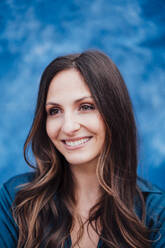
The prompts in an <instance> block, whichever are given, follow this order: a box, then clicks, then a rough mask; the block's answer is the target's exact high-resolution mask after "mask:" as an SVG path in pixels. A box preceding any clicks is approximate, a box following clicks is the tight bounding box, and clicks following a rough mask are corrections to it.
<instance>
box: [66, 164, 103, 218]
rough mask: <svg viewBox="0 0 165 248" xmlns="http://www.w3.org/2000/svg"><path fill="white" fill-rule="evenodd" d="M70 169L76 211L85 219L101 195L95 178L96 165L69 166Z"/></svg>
mask: <svg viewBox="0 0 165 248" xmlns="http://www.w3.org/2000/svg"><path fill="white" fill-rule="evenodd" d="M70 168H71V172H72V174H73V178H74V183H75V198H76V210H77V211H78V212H79V213H80V214H81V215H84V216H86V217H87V216H88V213H89V210H90V208H91V207H93V206H94V205H95V204H96V202H97V201H98V199H99V197H100V194H101V192H100V187H99V182H98V179H97V177H96V163H94V162H93V163H90V164H88V165H87V164H82V165H70Z"/></svg>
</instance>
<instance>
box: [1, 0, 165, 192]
mask: <svg viewBox="0 0 165 248" xmlns="http://www.w3.org/2000/svg"><path fill="white" fill-rule="evenodd" d="M163 2H164V1H163V0H157V1H153V0H141V1H139V0H123V1H116V0H112V1H111V0H67V1H63V2H62V1H61V0H56V1H51V0H47V1H44V0H33V1H32V0H28V1H25V0H17V1H14V0H6V1H0V58H1V59H0V183H2V182H3V181H5V180H6V179H7V178H9V177H11V176H12V175H15V174H18V173H22V172H25V171H28V170H29V168H28V166H27V165H26V164H25V162H24V159H23V152H22V147H23V143H24V140H25V138H26V135H27V134H28V131H29V128H30V125H31V122H32V118H33V113H34V108H35V102H36V96H37V90H38V84H39V78H40V75H41V72H42V70H43V69H44V67H45V66H46V65H47V64H48V63H49V62H50V61H51V60H52V59H53V58H54V57H56V56H57V55H62V54H66V53H71V52H79V51H83V50H84V49H89V48H96V49H101V50H102V51H104V52H105V53H107V54H108V55H109V56H111V57H112V59H113V60H114V61H115V63H116V64H117V65H118V67H119V69H120V71H121V73H122V74H123V76H124V78H125V81H126V84H127V86H128V89H129V92H130V95H131V98H132V101H133V105H134V109H135V115H136V119H137V126H138V129H139V136H140V160H139V165H140V167H139V174H141V175H143V177H145V178H147V179H149V180H150V181H152V182H154V183H156V184H157V185H159V186H161V187H162V188H165V185H164V177H165V176H164V175H165V167H164V165H165V111H164V108H165V71H164V68H165V25H164V23H165V22H164V21H165V14H164V13H165V5H164V3H163Z"/></svg>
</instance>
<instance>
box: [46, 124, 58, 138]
mask: <svg viewBox="0 0 165 248" xmlns="http://www.w3.org/2000/svg"><path fill="white" fill-rule="evenodd" d="M59 129H60V123H59V122H58V121H56V120H53V119H48V120H47V121H46V132H47V134H48V136H49V138H53V137H54V136H57V134H58V130H59Z"/></svg>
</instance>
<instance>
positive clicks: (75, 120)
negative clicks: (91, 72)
mask: <svg viewBox="0 0 165 248" xmlns="http://www.w3.org/2000/svg"><path fill="white" fill-rule="evenodd" d="M46 112H47V121H46V131H47V134H48V136H49V138H50V139H51V141H52V142H53V144H54V145H55V147H56V149H57V150H58V151H59V152H60V153H61V154H62V155H63V156H64V157H65V159H66V160H67V161H68V163H69V164H74V165H75V164H88V163H91V162H92V163H93V162H97V159H98V156H99V154H100V152H101V150H102V148H103V145H104V141H105V124H104V122H103V120H102V117H101V115H100V113H99V111H98V109H97V107H96V105H95V102H94V100H93V97H92V95H91V92H90V90H89V88H88V86H87V85H86V84H85V82H84V80H83V78H82V77H81V75H80V73H79V72H78V71H77V70H75V69H68V70H64V71H61V72H59V73H58V74H57V75H56V76H55V77H54V78H53V79H52V81H51V83H50V86H49V89H48V94H47V99H46Z"/></svg>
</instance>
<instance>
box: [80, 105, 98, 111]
mask: <svg viewBox="0 0 165 248" xmlns="http://www.w3.org/2000/svg"><path fill="white" fill-rule="evenodd" d="M94 109H95V106H94V105H93V104H83V105H81V106H80V110H83V111H88V110H94Z"/></svg>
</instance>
